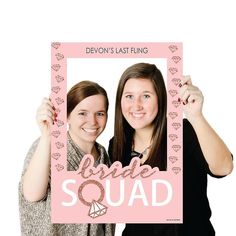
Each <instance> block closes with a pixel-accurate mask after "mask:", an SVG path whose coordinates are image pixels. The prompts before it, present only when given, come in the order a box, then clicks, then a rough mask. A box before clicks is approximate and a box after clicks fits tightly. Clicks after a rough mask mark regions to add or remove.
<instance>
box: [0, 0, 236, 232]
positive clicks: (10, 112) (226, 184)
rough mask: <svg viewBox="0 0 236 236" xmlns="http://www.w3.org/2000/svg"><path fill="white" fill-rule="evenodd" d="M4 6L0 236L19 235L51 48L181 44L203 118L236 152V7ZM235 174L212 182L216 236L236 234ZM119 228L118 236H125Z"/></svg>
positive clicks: (134, 1)
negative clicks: (55, 44) (24, 181)
mask: <svg viewBox="0 0 236 236" xmlns="http://www.w3.org/2000/svg"><path fill="white" fill-rule="evenodd" d="M5 2H6V3H3V1H1V3H0V31H1V36H0V73H1V74H0V75H1V79H0V82H1V84H0V86H1V87H0V88H1V92H0V96H1V97H0V102H1V104H0V108H1V115H0V124H1V132H0V138H1V150H2V151H1V153H2V154H1V171H0V174H1V178H0V181H1V183H0V186H1V195H0V198H1V199H0V209H1V210H0V222H1V235H20V227H19V214H18V194H17V187H18V181H19V179H20V173H21V170H22V165H23V161H24V158H25V155H26V152H27V150H28V148H29V146H30V145H31V143H32V142H33V141H34V140H35V139H36V138H37V137H38V135H39V130H38V128H37V125H36V121H35V113H36V109H37V107H38V105H39V104H40V102H41V99H42V97H43V96H48V95H49V93H50V43H51V42H52V41H61V42H175V41H176V42H183V46H184V74H190V75H191V76H192V80H193V82H194V83H195V84H196V85H197V86H198V87H199V88H201V90H202V91H203V93H204V95H205V104H204V114H205V116H206V117H207V119H208V121H209V122H210V123H211V125H212V126H213V127H214V128H215V130H216V131H217V132H218V133H219V134H220V136H221V137H222V139H223V140H224V141H225V142H226V143H227V145H228V146H229V148H230V150H231V152H232V153H233V154H235V153H236V147H235V134H236V128H235V117H234V114H235V108H234V107H235V101H236V100H235V96H234V94H235V84H236V83H235V79H236V77H235V57H236V47H235V42H236V36H235V34H234V31H235V22H236V14H235V7H234V5H233V3H234V1H233V0H232V1H230V0H224V1H217V0H215V1H210V0H209V1H205V0H198V1H190V0H186V1H183V0H182V1H181V0H179V1H175V0H173V1H170V0H165V1H158V0H146V1H138V0H129V1H127V0H120V1H113V0H107V1H104V0H100V1H96V0H94V1H91V0H87V1H79V0H76V1H59V0H57V1H54V0H52V1H37V2H36V1H26V0H22V1H11V0H9V1H5ZM235 180H236V171H234V172H233V173H232V174H231V175H230V176H227V177H226V178H223V179H220V180H219V179H212V178H211V177H209V184H208V185H209V187H208V196H209V199H210V203H211V208H212V211H213V215H212V218H211V219H212V223H213V225H214V227H215V229H216V232H217V236H228V235H230V236H231V235H236V229H235V227H236V220H235V219H236V217H235V212H236V204H235V199H236V190H235V189H236V188H235ZM120 231H121V230H120V228H119V227H118V232H117V235H120Z"/></svg>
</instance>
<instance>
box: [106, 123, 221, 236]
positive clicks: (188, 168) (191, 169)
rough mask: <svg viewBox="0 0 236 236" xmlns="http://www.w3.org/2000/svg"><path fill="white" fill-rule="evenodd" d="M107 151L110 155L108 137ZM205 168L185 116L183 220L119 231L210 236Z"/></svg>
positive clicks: (126, 156) (127, 155)
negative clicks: (181, 222)
mask: <svg viewBox="0 0 236 236" xmlns="http://www.w3.org/2000/svg"><path fill="white" fill-rule="evenodd" d="M125 149H126V151H125V152H126V153H125V154H124V159H125V160H124V161H122V164H123V166H125V165H128V164H129V162H130V160H131V152H130V150H131V147H125ZM108 153H109V155H110V157H111V160H112V159H113V158H112V139H111V140H110V143H109V149H108ZM207 174H210V175H211V176H213V177H220V176H215V175H213V174H212V173H211V171H210V170H209V167H208V164H207V162H206V160H205V158H204V156H203V153H202V151H201V148H200V145H199V142H198V139H197V136H196V133H195V131H194V129H193V127H192V125H191V124H190V123H189V121H188V120H187V119H184V120H183V222H184V223H183V224H126V227H125V230H124V231H123V234H122V235H130V236H133V235H147V236H154V235H157V236H159V235H160V236H167V235H168V236H177V235H178V236H180V235H181V236H182V235H184V236H195V235H196V236H213V235H215V231H214V229H213V227H212V225H211V222H210V217H211V209H210V206H209V202H208V198H207Z"/></svg>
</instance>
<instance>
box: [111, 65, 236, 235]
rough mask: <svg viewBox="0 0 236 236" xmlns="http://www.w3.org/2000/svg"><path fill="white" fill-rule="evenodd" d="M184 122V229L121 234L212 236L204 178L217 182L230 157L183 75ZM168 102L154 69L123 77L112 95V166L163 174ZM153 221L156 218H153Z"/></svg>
mask: <svg viewBox="0 0 236 236" xmlns="http://www.w3.org/2000/svg"><path fill="white" fill-rule="evenodd" d="M179 87H180V90H179V101H180V102H181V103H182V105H183V112H184V114H185V116H186V118H187V119H184V120H183V165H184V169H183V189H184V192H183V201H184V202H183V222H184V223H183V224H126V227H125V229H124V231H123V234H122V235H123V236H125V235H130V236H133V235H148V236H154V235H157V236H167V235H168V236H176V235H185V236H190V235H191V236H195V235H196V236H199V235H201V236H213V235H215V231H214V229H213V226H212V225H211V222H210V216H211V210H210V206H209V202H208V198H207V193H206V191H207V174H210V175H211V176H213V177H220V176H225V175H227V174H229V173H230V172H231V171H232V169H233V164H232V157H231V153H230V151H229V150H228V148H227V146H226V145H225V144H224V142H223V141H222V140H221V139H220V137H219V136H218V135H217V134H216V132H215V131H214V130H213V129H212V128H211V126H210V125H209V124H208V122H207V121H206V119H205V117H204V116H203V114H202V105H203V95H202V93H201V91H200V90H199V89H198V88H197V87H196V86H194V85H193V84H192V82H191V79H190V77H189V76H184V77H183V78H182V80H181V83H180V84H179ZM166 110H167V98H166V88H165V84H164V80H163V76H162V74H161V72H160V71H159V70H158V68H157V67H156V66H155V65H153V64H148V63H138V64H135V65H132V66H130V67H129V68H127V69H126V70H125V72H124V73H123V74H122V76H121V78H120V81H119V84H118V89H117V96H116V112H115V125H114V137H113V139H112V140H111V141H110V144H109V151H108V152H109V155H110V157H111V159H112V161H117V160H118V161H121V162H122V164H123V166H126V165H129V163H130V161H131V159H132V158H133V157H137V156H138V157H139V158H140V159H141V163H142V164H149V165H151V166H152V167H154V166H157V167H159V170H161V171H165V170H166V148H167V145H166V142H167V141H166V140H167V137H166ZM154 220H155V219H154Z"/></svg>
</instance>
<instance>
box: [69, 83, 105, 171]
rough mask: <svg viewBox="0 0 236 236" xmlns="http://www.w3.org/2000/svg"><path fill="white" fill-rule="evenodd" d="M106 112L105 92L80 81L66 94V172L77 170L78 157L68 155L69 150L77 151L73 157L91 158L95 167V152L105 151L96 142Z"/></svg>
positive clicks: (102, 127)
mask: <svg viewBox="0 0 236 236" xmlns="http://www.w3.org/2000/svg"><path fill="white" fill-rule="evenodd" d="M107 110H108V98H107V94H106V91H105V90H104V89H103V88H102V87H100V86H99V85H98V84H96V83H93V82H90V81H82V82H80V83H78V84H76V85H74V86H73V87H72V88H71V89H70V91H69V92H68V94H67V121H68V125H69V130H68V140H69V146H68V155H67V157H68V158H67V159H68V170H77V169H78V168H79V162H80V161H79V162H78V157H77V156H75V155H74V154H72V155H70V148H72V147H73V149H75V150H77V149H78V150H77V153H80V154H82V156H84V155H85V154H92V155H93V156H94V158H95V159H96V161H97V164H99V156H100V151H99V150H102V153H105V149H104V148H102V147H101V146H100V145H99V144H98V143H96V139H97V137H98V136H99V135H100V134H101V133H102V132H103V130H104V129H105V127H106V122H107ZM78 151H79V152H78ZM79 156H81V155H79ZM82 156H81V159H82ZM81 159H80V160H81ZM73 163H74V164H73Z"/></svg>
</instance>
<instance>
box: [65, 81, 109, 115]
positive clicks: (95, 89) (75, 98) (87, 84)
mask: <svg viewBox="0 0 236 236" xmlns="http://www.w3.org/2000/svg"><path fill="white" fill-rule="evenodd" d="M98 94H100V95H103V96H104V97H105V103H106V111H107V110H108V106H109V101H108V97H107V93H106V90H105V89H104V88H103V87H101V86H100V85H99V84H97V83H95V82H92V81H89V80H84V81H81V82H79V83H77V84H75V85H74V86H73V87H72V88H71V89H70V90H69V92H68V93H67V118H68V117H69V115H70V113H71V112H72V111H73V110H74V108H75V107H76V106H77V104H79V103H80V102H81V101H82V100H84V99H85V98H87V97H90V96H93V95H98Z"/></svg>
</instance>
